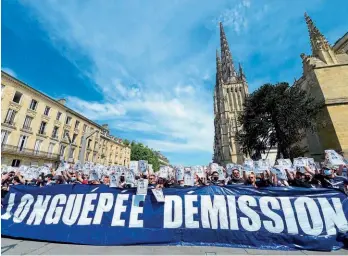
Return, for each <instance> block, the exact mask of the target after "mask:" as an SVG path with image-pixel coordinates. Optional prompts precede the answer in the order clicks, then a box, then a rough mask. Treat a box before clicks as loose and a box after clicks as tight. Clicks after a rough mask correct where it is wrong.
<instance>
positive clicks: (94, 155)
mask: <svg viewBox="0 0 348 256" xmlns="http://www.w3.org/2000/svg"><path fill="white" fill-rule="evenodd" d="M96 161H97V153H94V154H93V162H96Z"/></svg>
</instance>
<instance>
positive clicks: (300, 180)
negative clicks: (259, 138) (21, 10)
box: [1, 165, 348, 198]
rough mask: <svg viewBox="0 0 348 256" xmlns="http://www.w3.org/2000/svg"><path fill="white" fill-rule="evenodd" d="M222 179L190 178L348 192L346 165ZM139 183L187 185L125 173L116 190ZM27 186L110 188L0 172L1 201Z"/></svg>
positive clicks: (74, 178)
mask: <svg viewBox="0 0 348 256" xmlns="http://www.w3.org/2000/svg"><path fill="white" fill-rule="evenodd" d="M223 171H224V172H223V178H222V177H221V175H220V174H219V173H218V172H217V171H211V170H208V171H205V172H204V175H203V176H202V175H201V176H199V175H197V174H193V177H194V182H193V185H194V186H209V185H216V186H225V185H246V186H253V187H254V188H263V187H269V186H294V187H304V188H334V189H339V190H341V191H342V192H344V193H346V194H348V193H347V191H348V189H347V188H348V179H347V177H346V176H345V175H346V174H347V165H341V166H338V167H330V168H329V167H323V168H320V169H315V170H313V169H311V168H309V167H307V166H305V167H303V169H302V170H300V168H298V169H295V170H294V169H291V170H290V169H289V170H288V169H285V171H286V176H285V177H280V176H277V175H276V174H275V173H274V172H271V171H270V170H266V171H264V172H262V173H256V172H253V171H251V172H246V171H241V170H239V169H238V168H234V169H232V171H231V172H230V173H231V174H230V175H228V174H227V171H226V169H225V168H224V169H223ZM140 179H148V184H149V185H148V186H149V188H179V187H185V186H187V184H186V183H185V181H184V179H181V180H176V178H175V177H173V176H172V177H168V178H163V177H160V176H159V175H158V174H157V173H153V174H149V173H148V172H145V173H140V174H139V175H135V177H134V182H133V183H127V182H126V178H125V173H122V174H121V176H120V177H119V178H118V180H117V183H118V184H117V187H119V188H130V187H136V186H137V181H138V180H140ZM21 184H25V185H30V186H39V187H43V186H53V185H60V184H86V185H87V184H91V185H98V184H105V185H110V175H103V176H102V177H100V178H98V179H91V177H90V175H89V174H86V173H85V172H83V171H78V170H74V169H73V168H72V167H71V168H68V169H66V170H64V171H61V173H60V174H57V173H56V171H55V170H53V169H52V168H51V169H50V173H48V174H44V173H41V174H39V175H38V177H37V178H33V179H25V178H24V177H23V176H22V174H21V173H20V171H18V170H17V171H16V170H11V171H9V172H3V173H2V176H1V191H2V193H1V196H2V198H3V197H4V196H5V195H6V193H7V192H8V191H9V188H10V187H11V186H15V185H21Z"/></svg>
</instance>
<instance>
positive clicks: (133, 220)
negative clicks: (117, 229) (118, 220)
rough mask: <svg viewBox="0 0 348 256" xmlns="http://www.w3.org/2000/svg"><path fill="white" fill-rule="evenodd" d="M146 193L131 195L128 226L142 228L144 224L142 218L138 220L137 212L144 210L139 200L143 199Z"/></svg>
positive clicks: (142, 200)
mask: <svg viewBox="0 0 348 256" xmlns="http://www.w3.org/2000/svg"><path fill="white" fill-rule="evenodd" d="M145 197H146V195H133V198H132V207H131V211H130V216H129V227H130V228H142V227H143V226H144V222H143V220H139V219H138V217H139V214H140V213H143V212H144V208H143V207H141V206H140V202H144V201H145Z"/></svg>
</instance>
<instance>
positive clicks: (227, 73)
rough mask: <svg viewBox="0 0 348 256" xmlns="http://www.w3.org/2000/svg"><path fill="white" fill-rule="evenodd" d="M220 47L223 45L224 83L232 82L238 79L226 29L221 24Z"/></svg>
mask: <svg viewBox="0 0 348 256" xmlns="http://www.w3.org/2000/svg"><path fill="white" fill-rule="evenodd" d="M220 45H221V62H222V78H223V80H224V82H231V81H233V80H235V79H236V75H237V74H236V71H235V69H234V65H233V61H232V54H231V52H230V49H229V47H228V43H227V39H226V35H225V31H224V27H223V25H222V23H221V22H220Z"/></svg>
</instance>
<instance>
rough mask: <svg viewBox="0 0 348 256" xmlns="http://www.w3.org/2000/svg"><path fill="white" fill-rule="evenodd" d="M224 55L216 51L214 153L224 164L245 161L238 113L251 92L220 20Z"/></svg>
mask: <svg viewBox="0 0 348 256" xmlns="http://www.w3.org/2000/svg"><path fill="white" fill-rule="evenodd" d="M220 44H221V58H220V56H219V53H218V52H216V84H215V88H214V127H215V136H214V156H213V161H214V162H215V163H218V164H220V165H225V164H226V163H231V162H233V163H243V162H244V156H243V153H242V152H241V150H240V147H239V145H238V143H237V142H236V138H235V136H236V132H237V130H238V129H239V127H238V122H237V119H238V114H239V113H240V112H241V111H242V110H243V103H244V100H245V98H246V97H247V95H248V83H247V81H246V77H245V75H244V73H243V70H242V67H241V65H240V64H239V68H238V72H237V71H236V68H235V66H234V63H233V60H232V54H231V52H230V50H229V46H228V42H227V39H226V35H225V32H224V28H223V25H222V23H220Z"/></svg>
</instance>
